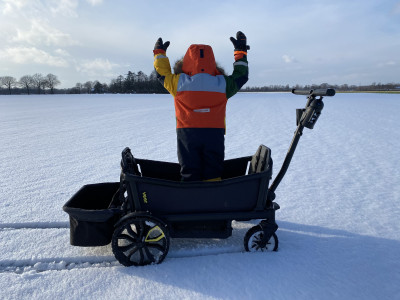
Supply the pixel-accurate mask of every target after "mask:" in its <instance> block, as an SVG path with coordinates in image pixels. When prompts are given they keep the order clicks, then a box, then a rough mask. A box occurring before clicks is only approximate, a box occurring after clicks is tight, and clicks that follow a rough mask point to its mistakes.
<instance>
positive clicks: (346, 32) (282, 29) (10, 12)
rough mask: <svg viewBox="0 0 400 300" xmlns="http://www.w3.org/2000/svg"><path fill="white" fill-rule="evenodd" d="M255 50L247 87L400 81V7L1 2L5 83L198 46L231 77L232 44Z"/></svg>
mask: <svg viewBox="0 0 400 300" xmlns="http://www.w3.org/2000/svg"><path fill="white" fill-rule="evenodd" d="M238 30H241V31H242V32H244V33H245V34H246V36H247V41H248V44H249V45H250V47H251V49H250V50H249V53H248V60H249V68H250V71H249V72H250V74H249V81H248V82H247V84H246V86H250V87H253V86H269V85H275V84H279V85H281V84H284V85H286V84H289V85H290V86H293V85H296V84H301V85H308V84H321V83H329V84H356V85H359V84H371V83H373V82H376V83H390V82H400V78H399V75H400V1H393V0H385V1H382V0H355V1H348V0H345V1H344V0H336V1H330V0H329V1H328V0H327V1H324V0H319V1H317V0H302V1H295V0H280V1H273V0H264V1H257V0H256V1H250V0H249V1H236V0H231V1H222V0H221V1H212V0H202V1H194V0H186V1H173V0H171V1H159V2H154V1H136V0H113V1H111V0H0V76H13V77H15V78H16V79H19V78H20V77H22V76H23V75H33V74H35V73H41V74H43V75H47V74H48V73H52V74H55V75H57V77H58V79H59V80H60V81H61V84H60V86H59V87H61V88H69V87H74V86H75V85H76V83H78V82H80V83H84V82H86V81H89V80H90V81H94V80H98V81H100V82H101V83H107V84H109V83H110V81H111V79H113V78H116V77H117V76H119V75H126V74H127V72H128V71H132V72H135V73H137V72H138V71H142V72H144V73H146V74H148V75H149V74H150V73H151V72H152V70H153V53H152V50H153V48H154V44H155V42H156V40H157V39H158V38H159V37H162V38H163V39H164V41H167V40H169V41H170V42H171V44H170V46H169V48H168V51H167V55H168V57H169V58H170V60H171V64H173V63H174V62H175V61H176V60H177V59H179V58H181V57H182V56H183V55H184V54H185V52H186V50H187V48H188V47H189V46H190V45H191V44H208V45H211V46H212V47H213V50H214V54H215V57H216V60H217V62H218V63H219V64H220V65H221V66H222V67H224V69H225V70H226V72H227V73H231V72H232V70H233V66H232V64H233V61H234V59H233V45H232V43H231V42H230V40H229V38H230V37H231V36H233V37H235V35H236V32H237V31H238Z"/></svg>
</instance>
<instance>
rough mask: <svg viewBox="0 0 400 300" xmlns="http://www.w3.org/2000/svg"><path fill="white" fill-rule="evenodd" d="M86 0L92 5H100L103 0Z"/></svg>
mask: <svg viewBox="0 0 400 300" xmlns="http://www.w3.org/2000/svg"><path fill="white" fill-rule="evenodd" d="M86 1H87V2H89V3H90V4H91V5H93V6H95V5H100V4H102V3H103V0H86Z"/></svg>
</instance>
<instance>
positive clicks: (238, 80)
mask: <svg viewBox="0 0 400 300" xmlns="http://www.w3.org/2000/svg"><path fill="white" fill-rule="evenodd" d="M230 40H231V42H232V44H233V46H234V56H235V62H234V64H233V73H232V75H230V76H225V80H226V97H227V98H228V99H229V98H230V97H232V96H233V95H235V94H236V93H237V92H238V91H239V90H240V89H241V88H242V86H243V85H244V84H245V83H246V82H247V80H248V79H249V67H248V62H247V50H250V46H249V45H247V38H246V35H245V34H244V33H243V32H241V31H238V32H237V33H236V39H235V38H233V37H231V38H230Z"/></svg>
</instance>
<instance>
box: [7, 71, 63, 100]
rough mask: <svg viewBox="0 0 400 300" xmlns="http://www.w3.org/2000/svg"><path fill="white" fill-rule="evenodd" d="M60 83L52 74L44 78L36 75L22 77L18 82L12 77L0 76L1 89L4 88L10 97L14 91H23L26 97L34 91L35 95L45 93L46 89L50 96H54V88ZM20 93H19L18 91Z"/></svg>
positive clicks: (38, 74)
mask: <svg viewBox="0 0 400 300" xmlns="http://www.w3.org/2000/svg"><path fill="white" fill-rule="evenodd" d="M60 83H61V82H60V80H58V78H57V76H56V75H54V74H51V73H49V74H47V75H46V76H44V75H42V74H40V73H36V74H34V75H24V76H22V77H21V78H20V79H19V80H17V79H16V78H15V77H12V76H1V77H0V84H1V87H5V88H6V90H7V92H8V93H9V94H10V95H11V94H12V91H14V90H19V89H20V90H23V91H25V92H26V93H27V94H28V95H30V94H31V92H32V91H33V90H34V91H35V92H36V93H37V94H41V93H45V91H46V89H47V90H49V92H50V93H51V94H54V92H55V87H56V86H57V85H59V84H60ZM20 93H21V91H20Z"/></svg>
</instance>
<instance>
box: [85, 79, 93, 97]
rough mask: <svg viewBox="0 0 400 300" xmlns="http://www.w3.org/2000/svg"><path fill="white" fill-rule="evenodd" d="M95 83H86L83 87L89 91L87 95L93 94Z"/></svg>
mask: <svg viewBox="0 0 400 300" xmlns="http://www.w3.org/2000/svg"><path fill="white" fill-rule="evenodd" d="M93 85H94V83H93V82H92V81H86V82H85V83H84V84H83V86H84V87H85V88H86V89H87V93H88V94H90V93H91V92H92V88H93Z"/></svg>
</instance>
